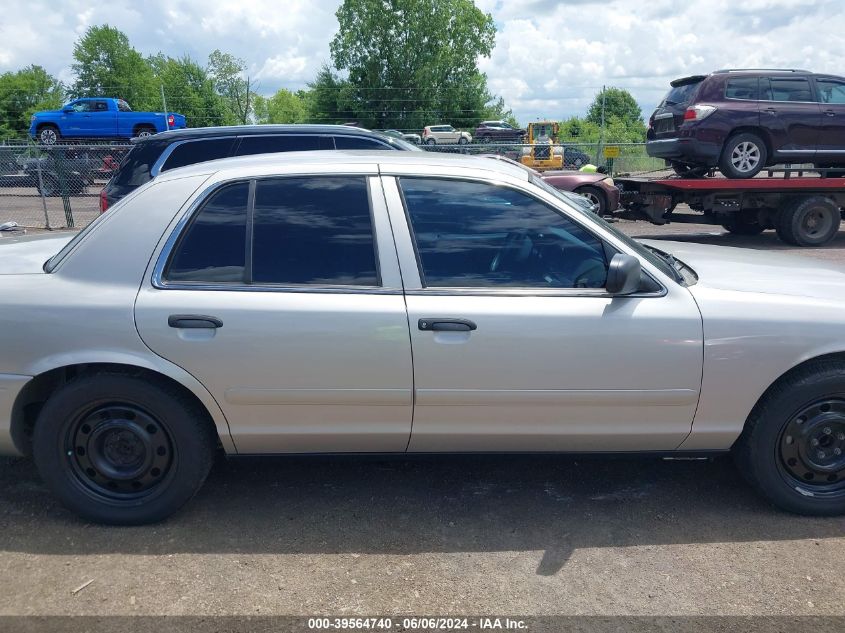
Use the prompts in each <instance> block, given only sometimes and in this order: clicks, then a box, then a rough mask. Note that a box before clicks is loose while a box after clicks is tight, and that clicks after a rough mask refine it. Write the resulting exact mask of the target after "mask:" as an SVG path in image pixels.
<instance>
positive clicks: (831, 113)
mask: <svg viewBox="0 0 845 633" xmlns="http://www.w3.org/2000/svg"><path fill="white" fill-rule="evenodd" d="M824 113H825V114H826V115H827V116H836V112H834V111H833V110H825V111H824Z"/></svg>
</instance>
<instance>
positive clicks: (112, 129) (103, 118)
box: [81, 100, 117, 138]
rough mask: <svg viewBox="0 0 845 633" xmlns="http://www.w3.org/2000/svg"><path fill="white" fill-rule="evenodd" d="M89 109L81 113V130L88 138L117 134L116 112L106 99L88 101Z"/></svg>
mask: <svg viewBox="0 0 845 633" xmlns="http://www.w3.org/2000/svg"><path fill="white" fill-rule="evenodd" d="M88 103H89V105H90V109H89V111H88V112H86V113H84V114H83V115H82V118H81V120H82V130H83V132H84V135H85V136H87V137H89V138H97V137H111V136H117V112H116V111H115V110H109V104H108V102H107V101H100V100H96V101H89V102H88Z"/></svg>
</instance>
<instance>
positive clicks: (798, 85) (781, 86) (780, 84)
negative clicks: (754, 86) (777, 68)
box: [760, 77, 813, 102]
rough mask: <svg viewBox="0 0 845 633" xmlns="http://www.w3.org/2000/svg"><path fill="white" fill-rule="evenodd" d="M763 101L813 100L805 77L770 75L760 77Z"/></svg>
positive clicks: (808, 82)
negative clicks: (766, 77) (768, 76)
mask: <svg viewBox="0 0 845 633" xmlns="http://www.w3.org/2000/svg"><path fill="white" fill-rule="evenodd" d="M760 92H761V99H762V100H764V101H804V102H807V101H813V93H812V91H811V90H810V81H809V80H808V79H807V78H806V77H771V78H768V79H765V78H761V79H760Z"/></svg>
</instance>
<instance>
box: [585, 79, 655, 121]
mask: <svg viewBox="0 0 845 633" xmlns="http://www.w3.org/2000/svg"><path fill="white" fill-rule="evenodd" d="M602 100H604V118H605V123H607V121H608V120H609V119H610V117H617V118H619V119H620V120H622V121H625V122H627V123H634V122H635V121H640V122H642V120H643V113H642V110H640V106H639V105H638V104H637V100H636V99H634V96H633V95H632V94H631V93H630V92H628V91H627V90H624V89H623V88H613V87H611V88H606V89H604V90H600V91H599V93H598V94H597V95H596V98H595V99H593V103H592V104H590V109H589V110H588V112H587V120H588V121H591V122H592V123H595V124H596V125H601V120H602V118H601V114H602Z"/></svg>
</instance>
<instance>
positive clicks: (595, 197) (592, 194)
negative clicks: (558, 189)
mask: <svg viewBox="0 0 845 633" xmlns="http://www.w3.org/2000/svg"><path fill="white" fill-rule="evenodd" d="M572 193H577V194H578V195H579V196H584V197H585V198H587V199H588V200H589V201H590V202H592V203H593V204H598V205H599V208H598V211H596V215H598V216H599V217H604V214H605V213H606V212H607V196H605V195H604V191H602V190H601V189H599V188H598V187H590V186H585V187H577V188H576V189H574V190H573V192H572Z"/></svg>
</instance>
